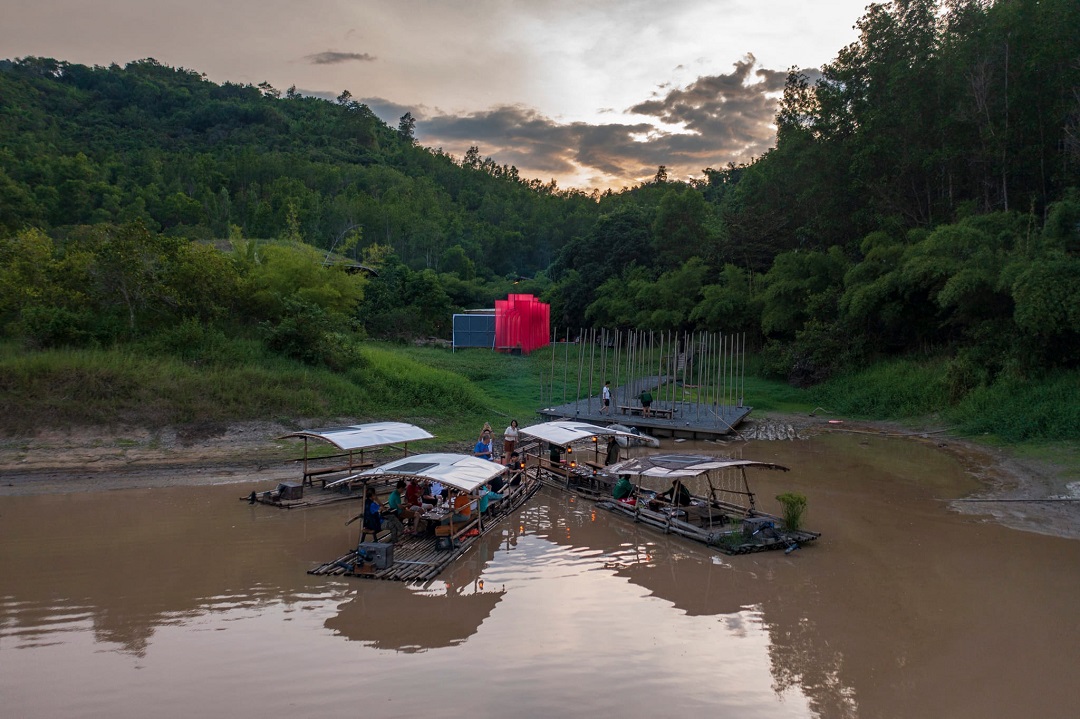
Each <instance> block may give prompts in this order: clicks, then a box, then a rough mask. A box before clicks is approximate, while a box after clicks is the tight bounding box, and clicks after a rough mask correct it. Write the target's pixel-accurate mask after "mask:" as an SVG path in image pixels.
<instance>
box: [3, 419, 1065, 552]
mask: <svg viewBox="0 0 1080 719" xmlns="http://www.w3.org/2000/svg"><path fill="white" fill-rule="evenodd" d="M342 423H348V420H342ZM301 426H306V425H303V424H302V423H293V424H288V425H287V424H284V423H275V422H245V423H234V424H211V423H204V424H194V425H189V426H185V427H180V428H166V429H160V430H148V429H145V428H137V427H117V428H81V429H70V430H51V431H43V432H39V433H38V434H36V435H35V436H33V437H21V438H3V439H0V497H2V496H11V495H20V494H41V493H60V492H91V491H104V490H113V489H125V488H133V487H169V486H177V485H199V484H227V483H244V485H245V489H247V486H251V487H258V486H270V485H273V484H274V483H276V482H279V481H284V480H296V479H297V478H298V476H299V469H298V466H297V464H296V462H294V461H292V460H295V459H296V458H297V457H299V456H300V454H301V449H300V444H299V442H297V441H296V440H282V439H280V438H281V437H282V436H284V435H286V434H288V433H290V432H294V431H296V430H297V429H298V428H300V427H301ZM822 432H855V433H865V434H871V435H882V434H883V435H887V436H890V437H903V438H905V439H907V440H909V441H912V442H930V443H933V444H934V445H935V446H937V447H939V448H940V449H941V451H944V452H949V453H951V454H953V455H954V456H956V457H957V458H958V459H959V460H960V461H961V462H962V463H963V465H964V466H965V467H966V468H967V469H968V471H969V472H971V473H972V475H973V476H975V477H976V478H977V479H979V480H980V482H981V483H982V485H983V487H984V491H982V492H980V493H979V494H977V495H975V496H973V497H970V498H967V499H969V500H970V499H976V500H994V501H992V502H991V501H957V502H952V503H951V507H952V509H954V510H955V511H958V512H963V513H965V514H971V515H973V516H982V517H986V518H987V520H988V521H997V522H1000V523H1002V524H1004V525H1006V526H1010V527H1014V528H1017V529H1024V530H1028V531H1036V532H1040V533H1044V534H1053V535H1057V536H1064V537H1071V538H1077V539H1080V501H1062V500H1080V481H1077V480H1075V479H1072V480H1070V478H1069V477H1068V476H1067V475H1066V474H1065V473H1064V471H1063V470H1062V469H1061V468H1060V467H1056V466H1054V465H1051V464H1049V463H1045V462H1039V461H1035V460H1028V459H1020V458H1017V457H1015V456H1012V455H1010V454H1009V453H1008V452H1006V451H1003V450H998V449H993V448H989V447H985V446H982V445H977V444H974V443H972V442H969V441H966V440H963V439H959V438H956V437H951V436H949V435H948V434H946V433H945V432H943V431H941V430H939V429H935V428H932V427H930V428H925V429H918V430H912V429H910V428H905V427H901V426H899V425H895V424H888V423H866V422H849V421H845V422H838V421H836V420H832V421H830V420H828V419H824V418H820V417H807V416H804V415H783V414H776V413H769V414H767V415H762V416H760V417H756V418H753V419H751V420H750V421H748V422H746V423H744V424H743V426H742V427H740V434H741V435H742V437H743V438H745V439H748V440H752V439H761V440H790V441H800V440H803V439H806V438H809V437H811V436H813V435H814V434H817V433H822ZM448 449H451V450H452V451H453V450H458V451H460V450H462V449H464V447H448ZM1033 500H1039V501H1033ZM1043 500H1050V501H1043Z"/></svg>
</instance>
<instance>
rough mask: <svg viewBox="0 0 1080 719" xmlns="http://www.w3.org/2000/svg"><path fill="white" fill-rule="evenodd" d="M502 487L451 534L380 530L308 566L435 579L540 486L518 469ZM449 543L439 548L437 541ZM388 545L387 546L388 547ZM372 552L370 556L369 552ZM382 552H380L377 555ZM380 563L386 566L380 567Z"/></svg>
mask: <svg viewBox="0 0 1080 719" xmlns="http://www.w3.org/2000/svg"><path fill="white" fill-rule="evenodd" d="M514 481H517V482H518V484H517V485H516V486H511V485H509V484H508V485H507V487H505V488H504V489H503V493H504V497H503V499H502V500H501V501H500V502H498V503H497V504H495V505H493V506H492V507H491V509H490V510H489V512H488V514H487V515H485V516H484V517H481V518H479V519H473V520H472V521H470V522H468V523H465V524H463V525H461V528H460V529H458V530H457V531H456V532H454V534H453V535H451V536H450V537H435V536H426V535H408V536H407V535H403V536H401V537H400V538H399V540H398V541H397V542H395V543H393V544H390V543H389V540H388V537H389V532H388V531H385V530H384V531H383V532H382V533H381V534H380V535H379V537H380V538H381V539H376V542H375V543H372V544H363V543H361V544H360V545H358V546H357V548H356V549H354V550H352V551H350V552H348V553H347V554H344V555H342V556H341V557H338V558H337V559H334V560H332V561H329V562H326V563H324V564H320V565H319V566H317V567H315V568H314V569H310V570H308V574H314V575H317V576H341V577H360V578H362V579H384V580H389V581H397V582H425V581H428V580H430V579H434V578H435V577H436V576H437V575H438V574H439V572H441V571H442V570H443V569H445V568H446V567H447V566H448V565H450V564H451V563H452V562H454V560H456V559H457V558H458V557H460V556H462V555H463V554H465V553H466V552H468V551H469V549H470V548H471V547H472V545H473V544H474V543H475V542H476V540H477V539H479V538H480V537H482V536H484V535H485V534H487V533H488V532H490V531H492V530H493V529H495V528H496V527H497V526H498V525H499V524H501V523H502V521H503V520H504V519H505V518H506V517H507V516H509V515H510V514H511V513H513V512H514V511H515V510H517V509H518V508H519V507H520V506H521V505H523V504H524V503H525V502H526V501H527V500H528V499H529V498H530V497H532V496H533V494H535V493H536V491H537V490H538V489H539V488H540V486H541V483H540V481H539V480H538V479H536V478H535V477H530V476H529V475H528V473H526V472H524V471H521V470H520V469H519V470H517V471H516V472H514V473H513V474H512V475H511V482H514ZM439 540H444V542H443V544H448V545H449V547H448V548H446V549H443V548H440V541H439ZM387 548H390V549H387ZM372 553H374V554H375V556H374V557H372V556H371V554H372ZM380 554H381V555H382V556H379V555H380ZM380 564H384V565H385V566H382V567H380V566H379V565H380Z"/></svg>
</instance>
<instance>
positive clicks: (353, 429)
mask: <svg viewBox="0 0 1080 719" xmlns="http://www.w3.org/2000/svg"><path fill="white" fill-rule="evenodd" d="M288 437H303V438H304V439H308V438H311V439H321V440H324V441H326V442H329V443H330V444H332V445H334V446H335V447H337V448H338V449H340V450H342V451H344V452H352V451H354V450H357V449H372V448H374V447H383V446H386V445H388V444H398V443H404V442H416V441H419V440H421V439H434V435H432V434H428V433H427V432H425V431H424V430H422V429H420V428H419V427H417V426H416V425H414V424H407V423H405V422H372V423H370V424H354V425H351V426H349V427H328V428H326V429H309V430H304V431H302V432H293V433H292V434H287V435H285V436H284V437H282V438H281V439H286V438H288Z"/></svg>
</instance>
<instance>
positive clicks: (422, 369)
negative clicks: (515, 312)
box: [0, 336, 1080, 460]
mask: <svg viewBox="0 0 1080 719" xmlns="http://www.w3.org/2000/svg"><path fill="white" fill-rule="evenodd" d="M155 349H157V350H158V351H154V350H155ZM580 366H581V365H580V364H579V361H578V359H577V358H576V357H575V356H574V353H573V351H570V352H563V351H562V350H561V349H560V348H558V347H557V348H555V351H554V352H552V351H548V350H543V351H540V352H536V353H534V354H533V355H531V356H529V357H519V356H510V355H501V354H495V353H493V352H487V351H483V350H468V351H459V352H451V351H449V350H446V349H441V348H430V347H411V346H402V345H394V344H384V343H375V342H369V343H364V344H363V345H361V346H360V347H359V348H358V349H357V351H356V353H355V359H354V362H353V363H352V364H351V366H350V368H349V369H348V370H347V371H345V372H340V373H335V372H331V371H329V370H325V369H314V368H310V367H306V366H304V365H302V364H299V363H296V362H292V361H289V360H286V359H282V358H281V357H279V356H276V355H272V354H268V353H266V352H265V351H264V350H262V349H261V346H260V345H258V343H250V342H247V341H245V340H242V339H235V340H230V339H225V338H223V337H220V336H217V337H209V338H202V339H199V340H198V341H195V342H193V343H192V344H189V345H186V346H185V347H184V348H183V351H182V352H178V351H176V349H175V348H170V349H169V351H160V348H152V347H141V348H137V349H136V348H127V349H125V348H115V349H101V350H80V351H50V352H35V353H29V352H25V351H23V350H20V349H19V348H17V347H16V346H14V345H3V346H0V400H2V403H3V406H4V408H5V410H6V411H5V412H3V413H0V432H3V433H5V434H8V435H13V434H28V433H32V432H33V431H35V430H36V429H39V428H45V427H49V428H55V427H68V426H77V425H106V426H108V425H142V426H148V427H160V426H165V425H175V424H184V423H192V422H230V421H248V420H275V421H284V422H288V421H290V420H294V419H297V418H306V419H309V420H311V421H315V422H322V421H325V422H334V421H339V420H340V419H344V418H348V419H354V420H356V421H368V420H375V419H396V420H402V421H410V422H415V423H417V424H420V425H422V426H424V427H426V428H428V429H430V430H432V431H433V432H434V433H436V434H437V435H438V436H439V438H440V440H441V441H468V440H471V439H473V438H474V437H475V435H476V433H477V430H478V428H479V427H480V426H481V425H482V424H483V423H484V422H490V423H491V424H492V425H493V426H494V427H495V428H496V431H499V430H501V426H500V425H505V424H506V423H507V422H509V420H510V419H511V418H512V417H513V418H517V419H518V420H519V421H521V422H522V423H523V424H524V423H527V422H530V421H532V420H533V419H534V418H535V416H536V415H535V412H536V410H537V408H539V407H542V406H544V405H546V404H550V403H551V402H552V400H553V399H554V401H555V402H561V401H562V398H563V396H566V397H568V398H573V397H574V396H575V395H576V394H577V392H578V386H577V376H578V371H579V367H580ZM583 369H584V371H583V372H582V375H583V379H582V386H581V390H580V391H581V395H582V396H585V395H586V394H587V393H588V391H589V389H590V380H589V378H588V377H589V374H590V373H591V375H592V380H591V389H592V393H593V394H594V395H596V394H598V393H599V391H600V387H601V386H602V384H603V379H602V376H603V375H602V372H601V370H600V365H597V366H596V367H594V368H592V370H591V372H590V370H589V369H588V368H583ZM607 374H609V375H612V377H611V379H613V381H614V382H615V383H618V382H621V381H623V380H624V379H625V378H623V377H621V376H619V375H617V374H615V373H612V372H607ZM564 377H565V378H567V380H566V382H564V380H563V378H564ZM745 399H746V402H747V404H749V405H751V406H752V407H754V408H755V411H757V412H783V413H795V414H803V413H810V412H811V411H813V410H815V409H816V410H817V411H818V413H819V414H821V415H823V416H831V417H846V418H853V419H865V420H890V421H901V422H903V421H911V422H921V423H924V424H925V423H928V422H929V423H934V424H936V425H938V426H942V427H948V428H949V429H950V430H951V431H952V432H954V433H956V434H960V435H966V436H970V437H973V438H979V439H981V440H983V441H987V442H992V443H998V444H1009V445H1018V446H1023V447H1024V448H1025V451H1027V452H1035V453H1040V452H1042V453H1046V454H1056V455H1057V456H1056V457H1055V458H1057V459H1059V460H1060V459H1061V457H1062V456H1064V457H1065V458H1066V459H1067V458H1069V457H1074V456H1075V455H1076V454H1077V452H1076V448H1077V447H1078V446H1080V442H1078V440H1080V373H1061V374H1055V375H1049V376H1046V377H1043V378H1040V379H1033V380H1025V381H1023V382H1021V381H1019V380H1002V381H1000V382H998V383H997V384H995V385H993V386H990V387H986V388H980V389H976V390H974V391H972V392H970V393H969V394H968V395H967V396H966V397H964V398H963V399H962V400H961V401H960V402H959V403H957V404H952V405H950V404H949V403H948V401H947V400H948V392H947V391H946V368H945V364H944V363H943V362H935V361H926V362H915V361H907V360H904V361H891V362H888V363H882V364H880V365H877V366H875V367H873V368H870V369H868V370H865V371H861V372H858V373H854V374H851V375H849V376H845V377H840V378H837V379H834V380H832V381H830V382H828V383H826V384H823V385H820V386H818V387H815V388H812V389H810V390H800V389H796V388H793V387H790V386H788V385H787V384H785V383H782V382H777V381H772V380H767V379H763V378H761V377H758V376H755V373H754V370H753V363H752V362H751V363H750V371H749V373H748V376H747V377H746V381H745Z"/></svg>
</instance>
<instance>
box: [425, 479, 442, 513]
mask: <svg viewBox="0 0 1080 719" xmlns="http://www.w3.org/2000/svg"><path fill="white" fill-rule="evenodd" d="M436 484H438V485H439V486H438V491H435V490H436V487H435V485H436ZM442 491H443V487H442V485H441V484H439V483H438V482H434V483H433V482H424V483H423V484H422V485H420V503H421V504H423V505H424V506H425V507H437V506H438V505H439V502H441V501H442V499H443V497H442Z"/></svg>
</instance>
